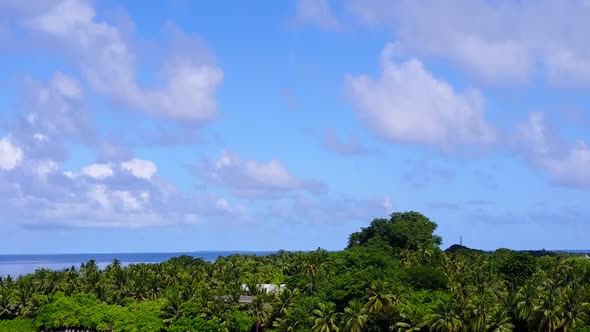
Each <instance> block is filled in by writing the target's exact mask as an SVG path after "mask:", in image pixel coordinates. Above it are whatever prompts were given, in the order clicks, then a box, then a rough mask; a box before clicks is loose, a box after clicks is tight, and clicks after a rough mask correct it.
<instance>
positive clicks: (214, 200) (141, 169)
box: [0, 158, 248, 228]
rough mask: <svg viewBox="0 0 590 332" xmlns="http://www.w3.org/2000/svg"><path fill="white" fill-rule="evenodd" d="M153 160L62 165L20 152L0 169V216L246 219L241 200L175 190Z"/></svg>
mask: <svg viewBox="0 0 590 332" xmlns="http://www.w3.org/2000/svg"><path fill="white" fill-rule="evenodd" d="M146 165H147V167H146ZM152 165H153V167H154V168H155V165H154V164H153V162H151V161H149V160H139V159H133V160H129V161H126V162H122V163H109V164H91V165H87V166H85V167H83V168H82V169H81V170H79V171H64V170H63V169H61V168H60V167H59V165H58V164H57V163H56V162H54V161H51V160H27V159H26V158H25V159H24V160H23V161H22V164H21V165H20V166H18V167H13V168H12V169H10V170H8V171H2V170H0V187H2V188H3V189H2V190H1V191H0V209H2V211H3V214H2V218H0V222H11V223H17V224H20V225H23V226H27V227H49V226H51V227H74V228H97V227H98V228H104V227H109V228H138V227H162V226H174V225H182V224H194V223H200V222H208V221H213V222H220V221H224V220H230V221H236V220H246V219H247V214H248V212H247V210H246V209H245V208H244V207H243V206H241V205H239V204H234V203H233V202H229V201H228V200H227V199H225V198H222V197H217V196H215V195H210V194H200V193H183V192H179V191H178V190H176V189H175V188H174V186H172V185H171V184H169V183H167V182H165V181H163V180H162V179H160V178H158V177H157V176H156V174H155V169H154V170H152V169H151V167H152ZM152 171H153V172H152ZM148 175H149V176H148Z"/></svg>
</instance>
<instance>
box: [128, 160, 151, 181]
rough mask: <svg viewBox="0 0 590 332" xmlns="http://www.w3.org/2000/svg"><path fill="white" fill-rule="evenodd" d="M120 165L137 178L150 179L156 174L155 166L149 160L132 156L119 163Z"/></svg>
mask: <svg viewBox="0 0 590 332" xmlns="http://www.w3.org/2000/svg"><path fill="white" fill-rule="evenodd" d="M121 166H122V167H123V168H124V169H126V170H128V171H129V172H131V174H133V175H134V176H136V177H138V178H144V179H151V178H152V176H154V174H156V171H157V167H156V164H154V163H153V162H152V161H151V160H143V159H137V158H134V159H132V160H129V161H126V162H124V163H122V164H121Z"/></svg>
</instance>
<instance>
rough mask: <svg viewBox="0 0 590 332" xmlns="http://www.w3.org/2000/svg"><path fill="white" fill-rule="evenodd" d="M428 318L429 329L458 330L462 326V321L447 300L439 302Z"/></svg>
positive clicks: (451, 331)
mask: <svg viewBox="0 0 590 332" xmlns="http://www.w3.org/2000/svg"><path fill="white" fill-rule="evenodd" d="M429 318H430V319H429V320H430V330H431V331H438V332H458V331H461V330H462V328H463V322H462V321H461V319H459V317H458V316H457V314H456V313H455V310H454V308H453V307H452V306H451V304H450V303H448V302H440V303H439V304H438V305H437V306H436V307H435V309H434V313H433V314H431V315H430V317H429Z"/></svg>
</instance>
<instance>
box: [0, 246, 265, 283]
mask: <svg viewBox="0 0 590 332" xmlns="http://www.w3.org/2000/svg"><path fill="white" fill-rule="evenodd" d="M271 253H272V252H270V251H256V252H252V251H197V252H174V253H118V254H117V253H113V254H38V255H0V276H2V277H6V276H8V275H10V276H13V277H17V276H19V275H25V274H29V273H33V272H35V270H37V269H41V268H45V269H50V270H62V269H65V268H70V267H72V266H75V267H80V264H82V263H86V262H88V261H89V260H91V259H94V260H95V261H96V264H97V265H98V266H99V267H100V268H104V267H106V266H107V265H109V264H111V263H112V262H113V260H115V259H118V260H119V261H120V262H121V264H122V265H123V266H127V265H129V264H134V263H161V262H163V261H166V260H168V259H170V258H172V257H177V256H180V255H189V256H193V257H196V258H202V259H204V260H207V261H215V260H216V259H217V258H218V257H222V256H229V255H233V254H249V255H267V254H271Z"/></svg>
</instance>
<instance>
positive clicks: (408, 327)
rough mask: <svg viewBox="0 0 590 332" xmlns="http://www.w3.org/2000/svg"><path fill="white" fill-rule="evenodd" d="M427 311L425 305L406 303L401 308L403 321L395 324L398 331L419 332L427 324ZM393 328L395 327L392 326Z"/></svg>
mask: <svg viewBox="0 0 590 332" xmlns="http://www.w3.org/2000/svg"><path fill="white" fill-rule="evenodd" d="M427 315H428V313H427V311H426V310H424V307H423V306H419V305H409V304H408V305H404V306H403V307H402V308H401V310H400V317H401V321H400V322H397V323H396V324H395V327H397V330H398V332H417V331H420V330H422V328H423V327H424V326H425V325H426V318H427ZM392 328H393V327H392Z"/></svg>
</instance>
